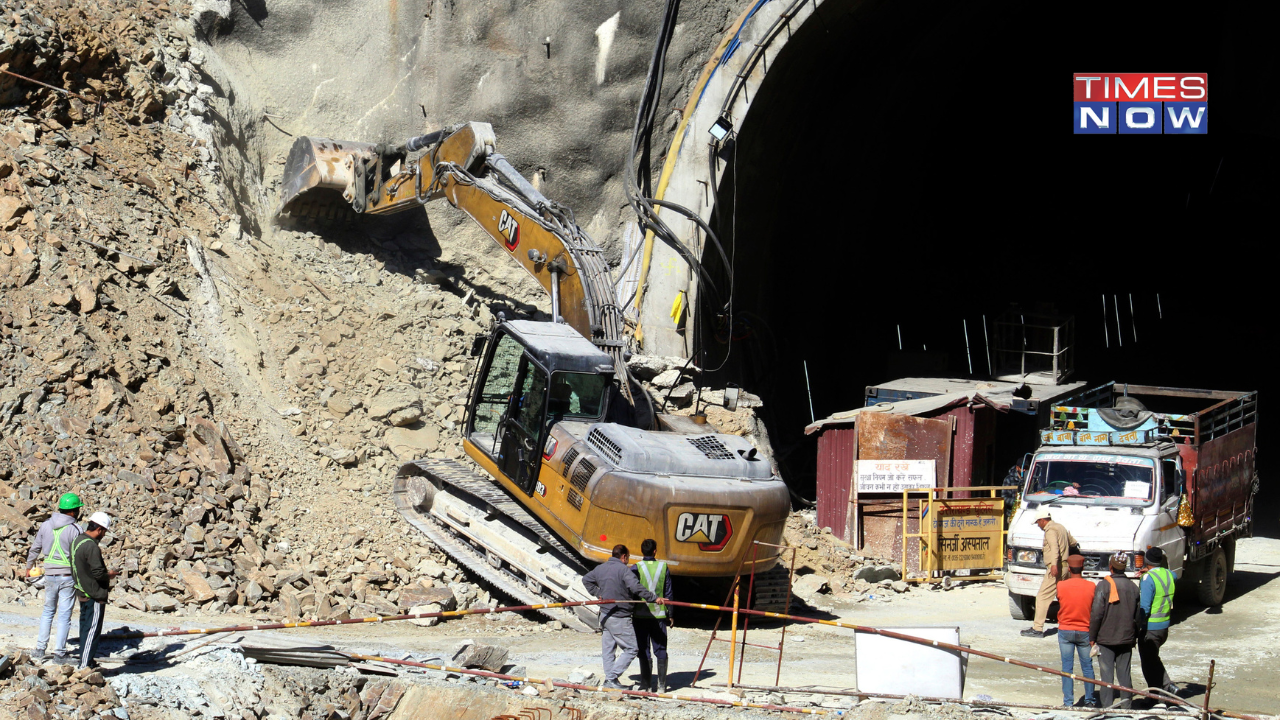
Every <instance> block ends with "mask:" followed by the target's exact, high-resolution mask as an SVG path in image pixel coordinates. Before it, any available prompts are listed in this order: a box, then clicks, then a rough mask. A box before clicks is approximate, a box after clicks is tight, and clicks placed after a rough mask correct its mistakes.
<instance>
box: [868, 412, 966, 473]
mask: <svg viewBox="0 0 1280 720" xmlns="http://www.w3.org/2000/svg"><path fill="white" fill-rule="evenodd" d="M953 427H954V421H953V420H952V419H951V418H945V419H941V420H931V419H928V418H918V417H912V416H910V415H897V414H895V413H874V414H873V413H866V414H864V415H863V416H862V417H861V418H859V419H858V424H857V428H858V459H859V460H933V461H935V463H936V467H937V472H938V487H950V486H951V432H952V429H953Z"/></svg>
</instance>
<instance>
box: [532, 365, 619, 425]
mask: <svg viewBox="0 0 1280 720" xmlns="http://www.w3.org/2000/svg"><path fill="white" fill-rule="evenodd" d="M608 384H609V377H608V376H606V375H596V374H592V373H573V372H558V373H554V374H552V376H551V395H550V402H549V404H548V406H547V411H548V414H549V415H550V418H549V419H553V420H560V419H563V418H598V417H600V411H601V410H602V409H603V405H604V391H605V388H606V387H607V386H608Z"/></svg>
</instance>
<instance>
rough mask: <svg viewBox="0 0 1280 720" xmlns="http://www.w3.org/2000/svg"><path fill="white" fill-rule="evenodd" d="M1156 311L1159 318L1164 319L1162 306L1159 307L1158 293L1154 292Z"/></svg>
mask: <svg viewBox="0 0 1280 720" xmlns="http://www.w3.org/2000/svg"><path fill="white" fill-rule="evenodd" d="M1156 313H1158V314H1159V316H1160V319H1161V320H1163V319H1164V308H1162V307H1160V293H1156Z"/></svg>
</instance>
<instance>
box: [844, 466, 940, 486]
mask: <svg viewBox="0 0 1280 720" xmlns="http://www.w3.org/2000/svg"><path fill="white" fill-rule="evenodd" d="M857 462H858V492H859V493H901V492H902V491H903V490H911V489H913V488H931V487H936V486H937V484H938V474H937V472H935V470H934V463H935V462H936V461H934V460H858V461H857Z"/></svg>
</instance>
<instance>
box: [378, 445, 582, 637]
mask: <svg viewBox="0 0 1280 720" xmlns="http://www.w3.org/2000/svg"><path fill="white" fill-rule="evenodd" d="M424 483H429V484H430V485H429V486H427V485H424ZM392 499H393V500H394V502H395V505H396V509H397V510H398V511H399V512H400V514H401V515H402V516H403V517H404V518H405V519H406V520H408V521H409V523H410V524H411V525H413V526H414V527H416V528H417V529H418V530H419V531H421V532H422V533H424V534H425V535H426V536H427V537H428V538H430V539H431V541H432V542H433V543H435V544H436V546H437V547H438V548H440V549H441V550H442V551H443V552H444V553H445V554H447V555H448V556H449V557H451V558H453V560H454V561H455V562H457V563H458V564H459V565H461V566H462V567H464V568H466V569H467V570H468V571H469V572H471V573H473V574H475V575H478V576H479V577H480V578H482V579H483V580H485V581H486V582H487V583H489V584H490V585H492V586H493V587H494V589H496V590H498V591H499V592H501V593H503V594H505V595H508V596H510V597H511V598H513V599H515V600H517V601H519V602H521V603H524V604H528V605H534V604H538V603H546V602H572V601H578V600H594V599H595V598H594V597H593V596H591V595H590V594H588V593H587V592H586V590H585V588H583V587H582V576H583V575H585V574H586V572H587V569H586V567H585V566H584V565H583V563H582V562H581V561H580V560H578V559H577V558H576V557H575V556H574V555H573V553H572V552H571V551H569V550H568V549H567V548H566V547H565V546H564V545H563V544H562V543H561V542H560V541H559V540H558V539H557V538H556V537H554V536H553V535H551V534H550V532H548V531H547V529H546V528H545V527H543V526H542V525H541V523H539V522H538V520H537V519H536V518H534V517H533V516H532V515H530V514H529V513H528V511H526V510H525V509H524V508H523V507H522V506H520V505H519V504H518V503H516V502H515V501H513V500H512V499H511V498H510V497H509V496H508V495H507V494H506V493H505V492H504V491H503V490H502V489H501V488H500V487H498V486H497V485H496V484H495V483H493V482H492V481H490V480H487V479H485V478H484V477H482V476H479V475H477V474H476V473H475V472H473V471H471V470H470V469H469V468H467V467H466V466H465V465H463V464H462V463H459V462H456V461H453V460H418V461H416V462H413V463H409V464H407V465H405V466H404V467H402V468H401V469H400V472H399V474H398V475H397V477H396V479H395V487H394V489H393V490H392ZM539 612H541V613H542V614H543V615H545V616H546V617H548V618H551V619H553V620H559V621H560V622H563V623H564V624H565V625H567V626H568V627H571V628H573V629H575V630H579V631H582V632H593V631H595V630H596V629H597V628H598V627H599V621H598V620H597V617H598V616H597V613H598V610H597V609H596V607H595V606H589V607H579V608H573V609H567V608H564V609H562V608H555V609H548V610H541V611H539Z"/></svg>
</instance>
